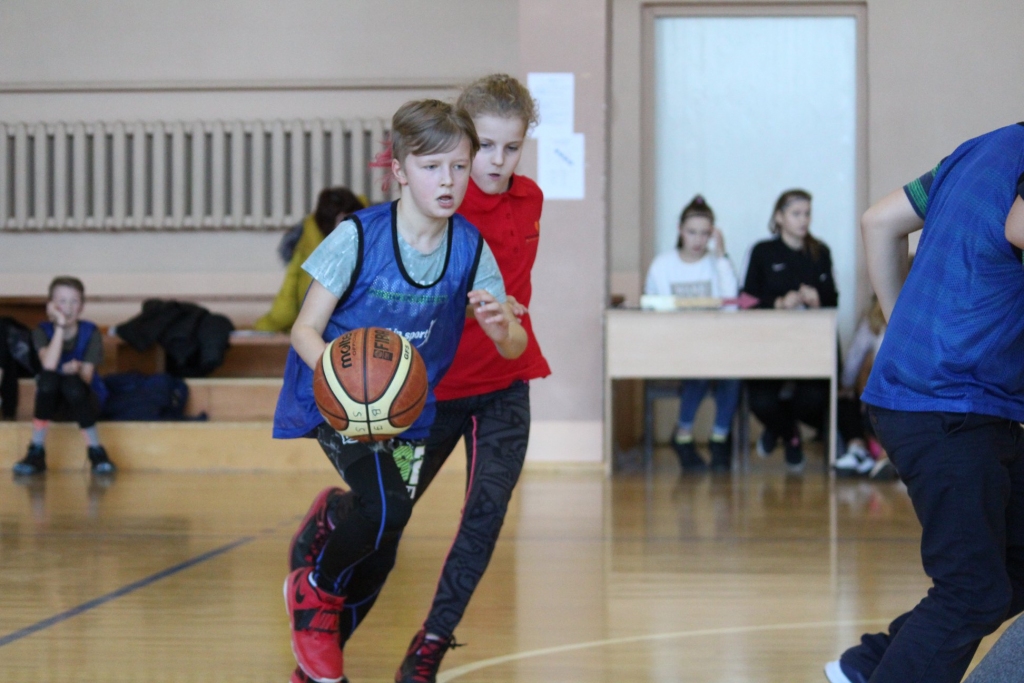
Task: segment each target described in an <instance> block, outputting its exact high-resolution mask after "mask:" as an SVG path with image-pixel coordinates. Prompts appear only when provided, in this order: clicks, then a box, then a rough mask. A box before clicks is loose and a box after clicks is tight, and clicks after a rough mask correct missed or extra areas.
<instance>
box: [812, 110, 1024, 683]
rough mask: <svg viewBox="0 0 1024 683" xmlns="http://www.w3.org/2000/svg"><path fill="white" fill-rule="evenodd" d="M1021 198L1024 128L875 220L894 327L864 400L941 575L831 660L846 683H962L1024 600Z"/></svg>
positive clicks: (971, 149) (875, 255) (926, 559)
mask: <svg viewBox="0 0 1024 683" xmlns="http://www.w3.org/2000/svg"><path fill="white" fill-rule="evenodd" d="M1021 197H1024V125H1015V126H1007V127H1005V128H1000V129H999V130H996V131H993V132H991V133H987V134H986V135H982V136H980V137H978V138H975V139H973V140H968V141H967V142H965V143H963V144H962V145H960V147H958V148H957V149H956V150H955V151H954V152H953V153H952V154H951V155H950V156H949V157H947V158H946V159H945V160H943V161H942V163H941V164H940V165H939V166H938V168H937V169H936V170H935V171H933V172H932V173H929V174H926V175H925V176H922V178H920V179H918V180H917V181H914V182H912V183H910V184H909V185H907V186H906V187H905V188H904V189H903V191H899V190H897V191H896V192H893V193H891V194H889V195H888V196H886V197H884V198H883V199H882V200H881V201H880V202H879V203H878V204H876V205H875V206H873V207H871V208H870V209H868V211H867V213H865V214H864V218H863V219H862V221H861V227H862V231H863V235H864V252H865V255H866V262H867V267H868V275H869V276H870V278H871V284H872V286H873V287H874V289H875V293H876V294H877V295H878V301H879V303H880V304H881V307H882V311H883V313H884V314H885V315H886V317H887V318H888V320H889V324H888V327H887V329H886V333H885V339H884V341H883V342H882V344H881V346H880V347H879V349H878V354H877V356H876V358H875V363H874V365H873V367H872V370H871V376H870V377H869V378H868V383H867V386H866V388H865V389H864V393H863V395H862V396H861V400H862V401H863V402H864V403H865V404H867V406H868V416H869V418H870V420H871V425H872V427H873V428H874V431H875V433H876V434H877V435H878V438H879V440H880V441H881V443H882V446H884V447H885V450H886V451H887V452H888V454H889V459H890V460H891V461H892V464H893V465H895V467H896V469H897V470H898V471H899V475H900V478H901V479H902V480H903V481H904V483H906V485H907V492H908V493H909V495H910V499H911V501H912V502H913V504H914V511H915V512H916V513H917V516H918V519H919V520H920V522H921V560H922V564H923V566H924V570H925V573H926V574H927V575H928V576H929V577H930V578H931V579H932V582H933V584H932V587H931V588H930V589H929V590H928V593H927V595H926V596H925V597H924V599H922V600H921V601H920V602H918V603H917V605H916V606H914V607H913V609H911V610H910V611H909V612H906V613H905V614H903V615H902V616H899V617H897V618H896V619H895V620H894V621H893V622H892V623H891V624H890V625H889V630H888V633H873V634H865V635H864V636H862V638H861V642H860V644H859V645H857V646H855V647H852V648H850V649H848V650H847V651H846V652H844V653H843V655H842V657H841V658H840V659H839V660H838V661H834V662H830V663H829V664H828V665H827V666H826V668H825V673H826V676H827V677H828V679H829V680H830V681H832V683H866V682H867V681H869V680H870V681H871V683H907V682H909V681H928V683H954V682H959V681H960V679H961V678H962V677H963V675H964V672H965V671H966V670H967V667H968V665H969V664H970V662H971V658H972V657H973V656H974V653H975V650H977V648H978V644H979V643H980V642H981V639H982V637H984V636H986V635H988V634H989V633H992V632H993V631H995V630H996V629H997V628H998V627H999V626H1000V624H1002V623H1003V621H1004V620H1006V619H1009V618H1011V617H1013V616H1015V615H1016V614H1018V613H1019V612H1021V610H1022V609H1024V429H1022V427H1021V424H1020V423H1021V422H1022V421H1024V270H1022V267H1021V249H1020V247H1021V246H1022V245H1024V200H1022V198H1021ZM922 227H923V230H922V232H921V240H920V242H919V243H918V247H917V252H916V256H915V258H914V267H913V268H911V269H910V270H909V274H908V271H907V252H908V249H907V237H908V235H909V234H910V233H911V232H914V231H915V230H917V229H919V228H922ZM1019 674H1020V672H1019V671H1017V672H1016V677H1015V678H1014V680H1019ZM1007 680H1009V679H1007Z"/></svg>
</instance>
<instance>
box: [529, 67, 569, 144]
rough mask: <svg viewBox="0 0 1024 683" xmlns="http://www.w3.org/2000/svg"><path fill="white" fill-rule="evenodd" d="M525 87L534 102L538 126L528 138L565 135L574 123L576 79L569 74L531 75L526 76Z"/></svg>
mask: <svg viewBox="0 0 1024 683" xmlns="http://www.w3.org/2000/svg"><path fill="white" fill-rule="evenodd" d="M526 87H527V88H529V89H530V95H532V96H533V99H534V100H536V101H537V110H538V111H537V113H538V115H539V116H540V123H538V124H537V125H536V126H534V128H533V130H532V131H531V133H530V136H531V137H534V138H538V139H540V138H542V137H544V136H546V135H569V134H571V133H572V132H573V124H574V120H575V114H576V111H575V100H576V75H575V74H573V73H571V72H570V73H532V74H527V75H526Z"/></svg>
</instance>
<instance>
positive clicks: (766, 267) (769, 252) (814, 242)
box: [743, 190, 839, 472]
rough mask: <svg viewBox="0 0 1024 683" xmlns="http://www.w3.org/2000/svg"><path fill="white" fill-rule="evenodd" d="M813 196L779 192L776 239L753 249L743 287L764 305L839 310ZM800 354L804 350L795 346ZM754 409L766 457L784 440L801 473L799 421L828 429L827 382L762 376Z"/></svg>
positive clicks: (753, 395) (752, 386) (752, 390)
mask: <svg viewBox="0 0 1024 683" xmlns="http://www.w3.org/2000/svg"><path fill="white" fill-rule="evenodd" d="M810 227H811V195H810V193H808V192H806V191H804V190H787V191H786V192H783V193H782V195H780V196H779V199H778V201H776V202H775V209H774V210H773V211H772V218H771V221H769V224H768V229H769V230H770V231H771V233H772V234H773V235H776V237H775V238H773V239H769V240H765V241H763V242H758V243H757V244H756V245H754V248H753V250H752V251H751V252H750V265H749V266H748V267H747V277H746V282H745V283H744V286H743V290H744V291H745V292H747V293H748V294H750V295H752V296H754V297H757V299H758V300H759V303H758V307H759V308H783V309H801V308H821V307H826V308H834V307H835V306H836V304H837V302H838V300H839V295H838V293H837V292H836V283H835V278H834V277H833V276H832V256H831V254H830V253H829V250H828V247H827V246H825V243H824V242H822V241H820V240H818V239H815V238H814V237H813V236H812V235H811V232H810ZM793 352H794V353H799V352H800V350H799V349H793ZM748 391H749V394H750V409H751V410H752V411H753V412H754V414H755V415H756V416H757V419H758V420H760V421H761V422H762V423H763V424H764V426H765V429H764V432H763V433H762V434H761V438H760V439H758V442H757V452H758V454H759V455H761V456H762V457H766V456H768V455H769V454H770V453H771V452H772V451H773V450H775V447H776V445H777V444H778V441H779V440H780V439H781V440H782V441H783V445H784V447H785V452H786V466H787V467H788V468H789V470H790V471H791V472H801V471H803V467H804V453H803V448H802V446H801V443H800V432H799V430H798V429H797V421H798V420H799V421H800V422H804V423H806V424H808V425H810V426H811V427H813V428H815V429H817V430H819V432H821V431H823V430H824V428H825V422H826V417H827V416H828V408H829V386H828V381H826V380H789V381H786V380H756V381H751V382H749V383H748Z"/></svg>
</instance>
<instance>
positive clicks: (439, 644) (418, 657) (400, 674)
mask: <svg viewBox="0 0 1024 683" xmlns="http://www.w3.org/2000/svg"><path fill="white" fill-rule="evenodd" d="M463 644H464V643H456V642H455V637H454V636H452V637H451V638H447V639H445V640H433V639H429V638H427V632H426V631H425V630H423V629H420V632H419V633H417V634H416V635H414V636H413V637H412V642H411V643H409V650H408V651H407V652H406V653H405V659H403V660H402V666H400V667H398V671H396V672H395V683H435V681H436V680H437V669H438V667H440V666H441V659H442V658H444V653H445V652H447V651H448V650H449V649H451V648H453V647H461V646H462V645H463Z"/></svg>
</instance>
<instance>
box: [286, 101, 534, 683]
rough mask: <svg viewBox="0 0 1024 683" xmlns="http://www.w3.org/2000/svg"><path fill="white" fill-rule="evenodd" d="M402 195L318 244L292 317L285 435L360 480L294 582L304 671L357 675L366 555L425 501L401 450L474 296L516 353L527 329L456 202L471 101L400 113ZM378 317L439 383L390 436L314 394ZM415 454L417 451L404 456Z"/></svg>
mask: <svg viewBox="0 0 1024 683" xmlns="http://www.w3.org/2000/svg"><path fill="white" fill-rule="evenodd" d="M391 142H392V155H393V161H392V173H393V174H394V177H395V179H396V180H397V181H398V183H399V185H400V187H401V194H400V198H399V199H398V201H396V202H393V203H391V204H384V205H379V206H375V207H372V208H369V209H365V210H363V211H359V212H356V213H355V214H353V216H352V217H351V218H350V219H349V220H346V221H344V222H342V223H341V224H340V225H339V226H338V227H337V228H336V229H335V230H334V231H333V232H332V233H331V234H330V236H328V237H327V238H326V239H325V240H324V241H323V243H322V244H321V245H320V246H319V247H318V248H317V249H316V251H314V252H313V254H312V255H311V256H310V258H309V260H307V261H306V263H305V264H304V266H303V268H304V269H305V270H306V271H307V272H308V273H309V274H310V275H311V276H312V277H313V283H312V284H311V285H310V288H309V291H308V293H307V294H306V299H305V302H304V303H303V305H302V309H301V310H300V311H299V316H298V318H297V319H296V321H295V325H294V326H293V327H292V332H291V339H292V349H291V350H290V352H289V356H288V361H287V364H286V367H285V379H284V386H283V387H282V390H281V395H280V398H279V400H278V405H277V410H276V412H275V415H274V436H275V437H277V438H295V437H302V436H315V437H316V439H317V440H318V441H319V443H320V445H321V447H322V448H323V450H324V452H325V453H326V454H327V457H328V458H329V459H330V460H331V462H332V463H333V464H334V466H335V468H336V469H337V470H338V472H339V473H340V474H341V476H342V477H343V478H344V479H345V481H346V483H347V484H348V485H349V487H350V488H351V490H352V492H353V494H354V495H353V497H352V498H351V505H348V506H346V508H345V509H344V510H336V511H335V512H336V514H335V515H334V516H333V517H332V522H333V528H332V529H331V531H330V535H329V536H328V537H327V539H326V542H325V543H324V544H323V549H322V551H321V552H320V553H319V555H318V557H317V558H316V560H315V562H314V563H313V564H312V566H303V567H300V568H298V569H296V570H294V571H293V572H291V573H290V574H289V575H288V578H287V580H286V581H285V586H284V591H285V602H286V604H287V607H288V613H289V616H290V618H291V626H292V651H293V652H294V654H295V657H296V660H297V661H298V664H299V669H297V670H296V672H295V673H294V674H293V676H292V680H293V681H302V680H306V678H305V677H307V676H308V677H309V678H311V679H313V680H317V681H330V682H337V681H341V680H342V679H343V678H344V673H343V657H342V651H341V647H340V645H339V618H340V615H341V613H342V610H343V609H344V606H345V598H346V595H347V592H348V588H349V580H350V579H351V577H352V573H353V569H354V567H355V566H356V565H357V564H358V563H359V562H360V561H361V560H362V559H363V558H365V557H367V556H369V555H371V554H372V553H374V551H375V550H377V549H378V548H380V547H381V545H382V544H390V543H392V542H393V541H394V539H396V538H397V536H398V535H400V534H401V532H402V529H403V528H404V527H405V524H406V522H407V521H408V519H409V514H410V512H411V510H412V501H411V500H410V498H409V494H408V492H407V489H406V485H405V482H404V480H403V478H402V475H401V473H400V472H399V467H398V465H396V463H395V459H396V457H397V455H396V454H395V452H396V451H408V450H415V449H418V448H422V441H423V440H424V439H425V437H426V436H427V434H428V431H429V427H430V424H431V421H432V419H433V414H434V398H433V387H434V386H436V384H437V383H438V382H439V381H440V379H441V377H442V376H443V375H444V373H445V371H446V370H447V369H448V366H449V365H450V364H451V362H452V359H453V358H454V355H455V350H456V348H457V346H458V343H459V337H460V334H461V331H462V327H463V323H464V320H465V316H466V310H467V303H468V304H469V306H470V307H471V311H472V314H473V315H474V317H475V318H476V320H477V322H479V323H480V327H481V328H482V329H483V330H484V331H485V333H486V334H487V336H488V337H489V338H490V339H491V340H492V341H493V342H494V344H495V346H496V347H497V349H498V351H499V353H501V355H502V356H504V357H507V358H515V357H517V356H518V355H519V354H521V353H522V352H523V350H524V349H525V347H526V334H525V332H524V330H523V328H522V327H521V326H520V325H519V323H518V322H517V321H516V319H515V317H514V316H513V315H512V314H511V312H510V310H509V309H508V307H507V306H506V305H505V303H504V298H505V293H504V286H503V282H502V279H501V273H500V271H499V270H498V267H497V265H496V263H495V261H494V256H493V255H492V254H491V252H490V249H489V248H488V247H487V245H486V243H485V242H484V241H483V239H482V238H481V237H480V234H479V233H478V232H477V230H476V228H474V227H473V226H472V225H470V224H469V223H468V222H467V221H466V220H465V219H463V218H462V217H461V216H457V215H455V211H456V209H458V207H459V204H460V203H461V202H462V199H463V197H464V196H465V193H466V187H467V184H468V182H469V172H470V167H471V164H472V161H473V156H474V155H475V153H476V151H477V149H479V141H478V138H477V135H476V131H475V129H474V126H473V121H472V119H471V118H470V117H469V115H468V114H466V113H465V112H462V111H458V110H456V109H455V108H454V107H452V106H451V105H449V104H446V103H444V102H440V101H437V100H422V101H417V102H409V103H407V104H405V105H403V106H402V107H401V108H400V109H399V110H398V111H397V112H396V113H395V116H394V118H393V120H392V127H391ZM371 325H375V326H378V327H386V328H389V329H392V330H396V331H398V332H400V333H401V334H403V335H404V336H405V337H406V338H408V339H409V340H410V341H412V342H413V344H415V345H416V347H417V349H418V350H419V352H420V355H421V356H422V357H423V360H424V362H425V363H426V367H427V376H428V384H429V386H430V390H431V391H430V392H429V393H428V399H427V404H426V407H425V408H424V410H423V413H422V414H421V415H420V417H419V419H418V420H417V421H416V422H415V423H414V424H413V425H412V426H411V427H410V428H409V429H408V430H407V431H406V432H404V433H403V434H402V438H401V439H393V440H392V441H390V442H387V443H385V444H383V447H382V448H377V449H374V448H371V447H370V446H369V445H368V444H364V443H360V442H355V441H352V440H350V439H347V438H345V437H344V436H342V435H341V434H339V433H338V432H336V431H334V430H333V429H332V428H330V427H329V426H328V425H327V424H326V423H325V422H324V420H323V418H322V417H321V416H320V413H319V411H318V410H317V408H316V404H315V402H314V400H313V388H312V383H313V379H312V378H313V370H312V368H313V367H314V366H315V365H316V363H317V362H318V361H319V359H320V356H321V355H322V354H323V351H324V349H325V348H326V346H327V343H328V341H329V340H331V339H334V338H336V337H338V336H339V335H341V334H344V333H345V332H347V331H349V330H352V329H356V328H360V327H368V326H371ZM402 457H405V456H404V455H403V456H402Z"/></svg>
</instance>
